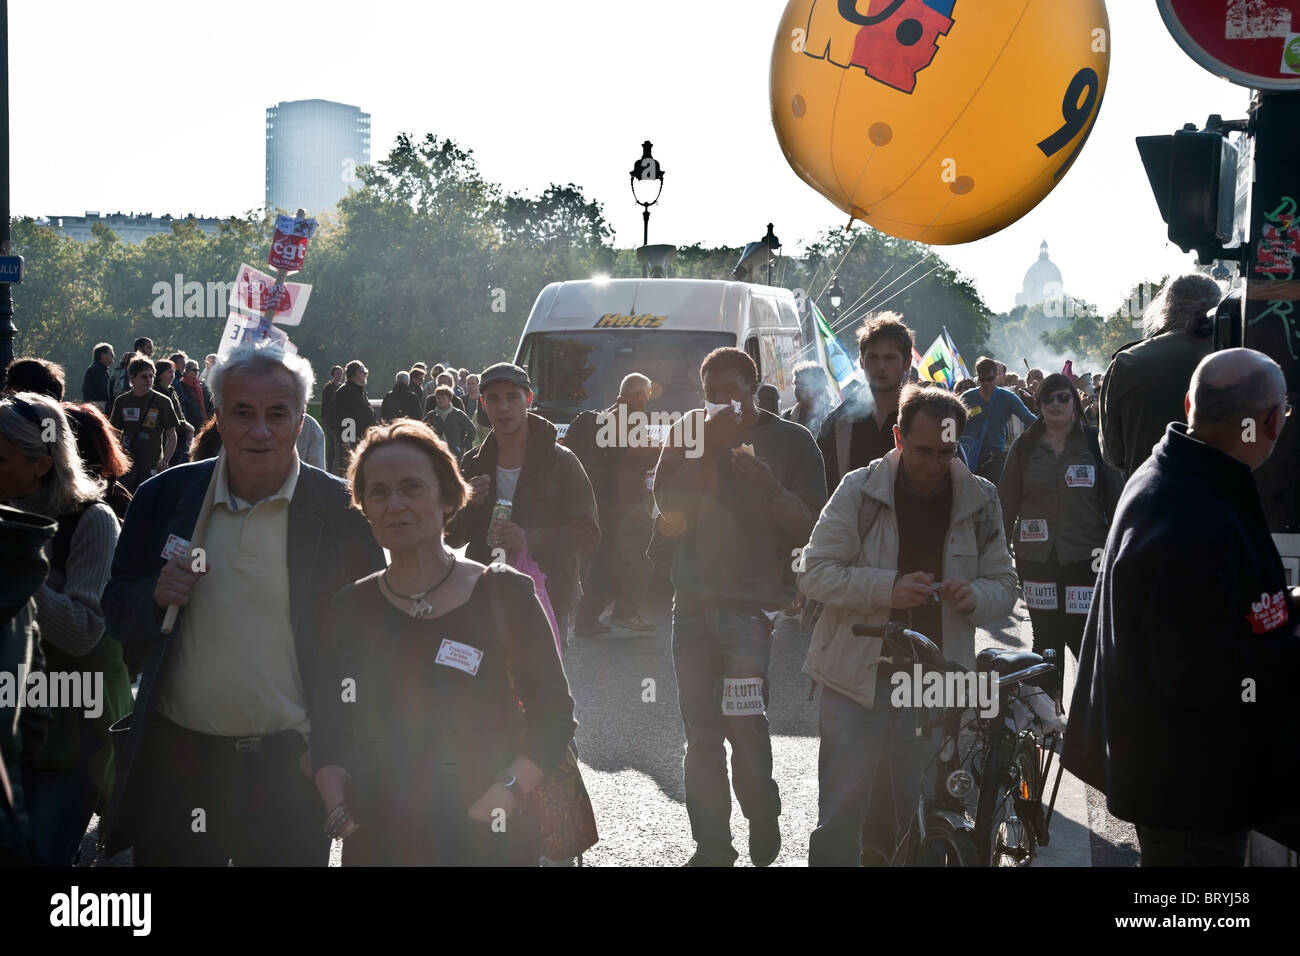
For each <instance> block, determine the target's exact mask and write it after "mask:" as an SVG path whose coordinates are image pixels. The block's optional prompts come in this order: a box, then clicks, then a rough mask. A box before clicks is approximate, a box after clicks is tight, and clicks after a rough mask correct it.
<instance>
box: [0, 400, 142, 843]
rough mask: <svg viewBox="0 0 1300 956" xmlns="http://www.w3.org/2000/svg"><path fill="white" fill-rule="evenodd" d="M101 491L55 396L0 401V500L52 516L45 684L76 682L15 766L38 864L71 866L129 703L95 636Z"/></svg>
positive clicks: (106, 521) (107, 517)
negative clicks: (33, 750)
mask: <svg viewBox="0 0 1300 956" xmlns="http://www.w3.org/2000/svg"><path fill="white" fill-rule="evenodd" d="M103 494H104V482H103V481H102V480H101V479H99V478H97V477H95V476H94V475H93V474H91V473H89V472H88V471H87V470H86V468H85V466H84V465H83V464H82V462H81V458H80V457H79V455H78V453H77V439H76V437H75V436H74V435H73V433H72V431H71V429H70V427H69V424H68V419H67V416H66V415H65V413H64V410H63V408H62V406H61V404H60V403H59V402H56V401H55V400H54V399H52V398H48V397H46V396H44V395H37V394H35V393H34V392H20V393H18V394H16V395H7V396H5V397H4V398H3V399H0V501H4V502H6V503H8V504H11V505H13V506H14V507H16V508H21V509H22V510H24V511H32V512H36V513H37V514H42V515H45V516H46V517H48V518H53V519H55V521H57V522H58V531H57V532H56V533H55V535H54V538H53V540H52V541H50V543H49V544H48V545H47V546H46V548H45V558H46V560H47V561H48V562H49V572H48V574H47V575H46V578H45V583H44V584H42V585H41V587H40V588H39V589H38V590H37V591H36V594H35V595H34V598H35V601H36V623H37V625H38V626H39V627H40V636H41V650H42V651H43V653H44V656H45V672H46V674H47V675H49V676H48V678H47V679H48V686H49V687H50V688H51V693H53V690H52V689H53V688H55V687H58V686H60V685H61V686H63V687H65V688H66V687H69V686H71V684H70V683H69V678H68V677H59V675H76V676H75V677H74V678H71V680H73V681H75V682H77V683H79V684H80V688H81V692H80V694H79V695H78V696H80V698H81V699H80V700H79V701H75V702H74V701H70V700H64V699H62V698H60V699H51V700H50V701H49V704H50V712H51V724H50V730H49V734H48V736H47V737H46V740H45V743H44V745H43V746H42V747H41V749H40V751H39V752H38V753H37V754H35V755H34V759H33V760H32V761H30V762H28V763H25V764H24V766H23V781H22V783H23V791H24V794H25V798H26V805H27V810H28V818H29V821H30V823H31V828H32V832H33V834H34V837H35V842H36V854H37V860H38V862H40V863H42V864H44V865H47V866H70V865H72V863H73V859H74V857H75V855H76V852H77V848H78V846H79V845H80V843H81V839H82V837H83V836H84V835H85V832H86V826H87V825H88V824H89V823H90V816H91V813H92V811H93V810H94V809H95V806H96V804H97V803H99V804H100V805H101V806H102V805H103V804H104V803H106V802H107V799H108V796H109V793H110V792H111V790H112V779H113V778H112V773H113V769H112V767H113V765H112V754H113V752H112V748H111V746H110V745H109V737H108V727H109V725H110V724H111V723H112V722H113V721H115V720H117V719H118V718H119V717H122V716H123V715H125V714H126V713H128V712H129V711H130V710H131V707H132V699H131V681H130V678H129V677H128V676H127V672H126V665H125V664H124V663H123V659H122V645H121V644H119V643H118V642H117V641H115V640H113V639H112V638H111V637H109V636H108V635H107V634H105V633H104V611H103V608H102V607H101V606H100V595H101V594H102V593H103V591H104V586H105V585H106V584H107V583H108V578H109V568H110V565H111V564H112V560H113V550H114V548H115V547H116V546H117V536H118V523H117V517H116V516H115V515H114V514H113V512H112V510H111V509H110V508H109V506H108V505H107V504H105V503H104V501H103V500H102V497H103ZM92 698H93V699H92Z"/></svg>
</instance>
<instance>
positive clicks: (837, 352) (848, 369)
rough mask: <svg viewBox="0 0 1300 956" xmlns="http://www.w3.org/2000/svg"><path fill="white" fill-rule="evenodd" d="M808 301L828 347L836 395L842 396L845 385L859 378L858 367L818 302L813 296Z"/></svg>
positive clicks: (827, 352) (828, 357)
mask: <svg viewBox="0 0 1300 956" xmlns="http://www.w3.org/2000/svg"><path fill="white" fill-rule="evenodd" d="M807 302H808V306H809V307H810V308H811V309H812V314H813V319H814V321H815V322H816V325H817V334H818V335H820V336H821V339H822V344H823V345H824V346H825V348H826V371H827V374H828V375H829V376H830V380H831V383H832V385H833V386H834V388H835V392H836V397H837V398H839V397H842V392H843V390H844V387H845V386H846V385H848V384H849V382H851V381H853V380H854V379H855V378H857V371H858V367H857V366H856V365H855V364H854V363H853V359H851V358H849V353H848V352H846V351H844V346H842V345H840V340H839V339H837V338H836V337H835V333H834V332H832V331H831V325H830V323H829V322H827V321H826V316H824V315H822V310H821V309H819V308H817V303H816V302H814V301H813V300H812V299H811V298H809V299H808V300H807Z"/></svg>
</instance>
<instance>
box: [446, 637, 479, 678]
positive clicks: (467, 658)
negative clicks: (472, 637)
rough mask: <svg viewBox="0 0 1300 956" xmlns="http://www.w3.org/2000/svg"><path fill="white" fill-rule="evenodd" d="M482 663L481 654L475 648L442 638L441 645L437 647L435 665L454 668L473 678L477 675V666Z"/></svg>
mask: <svg viewBox="0 0 1300 956" xmlns="http://www.w3.org/2000/svg"><path fill="white" fill-rule="evenodd" d="M482 661H483V652H482V651H480V650H479V649H478V648H477V647H471V646H470V645H468V644H462V643H460V641H452V640H447V639H446V638H444V639H443V642H442V644H440V645H439V646H438V657H437V659H436V661H435V663H438V664H444V665H446V666H447V667H454V668H455V669H456V670H458V671H464V672H465V673H466V674H469V675H470V676H471V677H474V676H475V675H477V674H478V666H479V664H480V663H482Z"/></svg>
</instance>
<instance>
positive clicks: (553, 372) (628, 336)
mask: <svg viewBox="0 0 1300 956" xmlns="http://www.w3.org/2000/svg"><path fill="white" fill-rule="evenodd" d="M806 338H807V337H806V336H805V335H804V333H803V331H802V329H801V326H800V321H799V311H798V303H796V300H795V297H794V293H792V292H791V291H790V290H788V289H778V288H775V287H773V286H764V285H753V284H750V283H747V282H726V281H720V280H715V279H606V280H600V279H583V280H576V281H569V282H553V283H551V284H550V285H548V286H547V287H546V288H544V289H543V290H542V291H541V294H539V295H538V296H537V301H536V302H535V303H534V304H533V310H532V312H531V313H530V314H529V316H528V322H527V323H526V324H525V325H524V332H523V335H522V336H521V337H520V340H519V348H518V350H517V351H516V353H515V364H516V365H520V366H522V367H523V368H525V369H527V370H528V377H529V378H530V379H531V380H532V383H533V388H534V390H535V396H534V404H533V410H534V411H536V412H537V413H538V414H540V415H542V416H544V417H546V418H548V419H550V420H551V421H552V422H553V423H554V424H555V425H557V426H560V431H561V434H563V432H564V430H565V428H567V426H568V423H569V422H571V421H573V419H574V417H575V416H577V414H578V413H579V412H582V411H585V410H587V409H602V408H607V407H609V406H610V405H611V404H612V403H613V402H614V400H615V398H617V397H618V386H619V383H620V382H622V380H623V377H624V376H625V375H627V374H628V373H629V372H640V373H641V374H643V375H646V376H649V378H650V379H651V381H653V382H655V383H656V384H657V385H658V386H661V387H662V392H661V391H660V390H659V388H656V390H655V393H656V394H655V399H654V400H653V401H652V403H651V406H650V407H651V409H652V410H663V411H668V412H682V413H684V412H686V411H688V410H690V409H692V408H700V407H702V406H703V404H704V393H703V390H702V389H701V387H700V363H701V362H703V361H704V357H705V356H706V355H708V354H709V352H711V351H713V350H714V349H716V348H719V347H721V346H734V347H736V348H742V349H744V350H745V351H746V352H748V353H749V355H750V357H751V358H753V359H754V361H755V363H756V364H757V365H758V374H759V380H760V381H761V382H770V383H771V384H772V385H775V386H776V388H777V389H778V390H779V391H780V393H781V407H782V408H785V407H786V406H788V405H791V404H793V402H794V382H793V380H792V377H791V373H792V371H793V369H794V366H795V364H796V363H797V362H799V361H801V360H803V359H815V360H816V361H818V362H820V363H822V364H823V365H824V353H823V351H822V349H823V346H822V343H821V341H820V339H819V338H817V337H816V336H812V339H813V341H812V343H811V344H809V346H808V348H807V349H806V350H805V348H804V345H805V339H806Z"/></svg>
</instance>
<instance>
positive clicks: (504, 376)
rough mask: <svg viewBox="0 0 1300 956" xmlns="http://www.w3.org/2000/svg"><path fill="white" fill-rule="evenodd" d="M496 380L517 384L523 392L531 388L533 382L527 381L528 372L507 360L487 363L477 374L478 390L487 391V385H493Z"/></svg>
mask: <svg viewBox="0 0 1300 956" xmlns="http://www.w3.org/2000/svg"><path fill="white" fill-rule="evenodd" d="M497 382H509V383H510V384H511V385H518V386H519V387H520V388H522V389H523V390H524V391H525V392H531V391H532V390H533V383H532V382H530V381H528V373H527V372H525V371H524V370H523V369H521V368H520V367H519V366H518V365H512V364H510V363H509V362H498V363H497V364H496V365H489V366H488V367H487V368H485V369H484V370H483V374H482V375H480V376H479V380H478V390H479V391H480V392H483V391H487V387H488V386H489V385H495V384H496V383H497Z"/></svg>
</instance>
